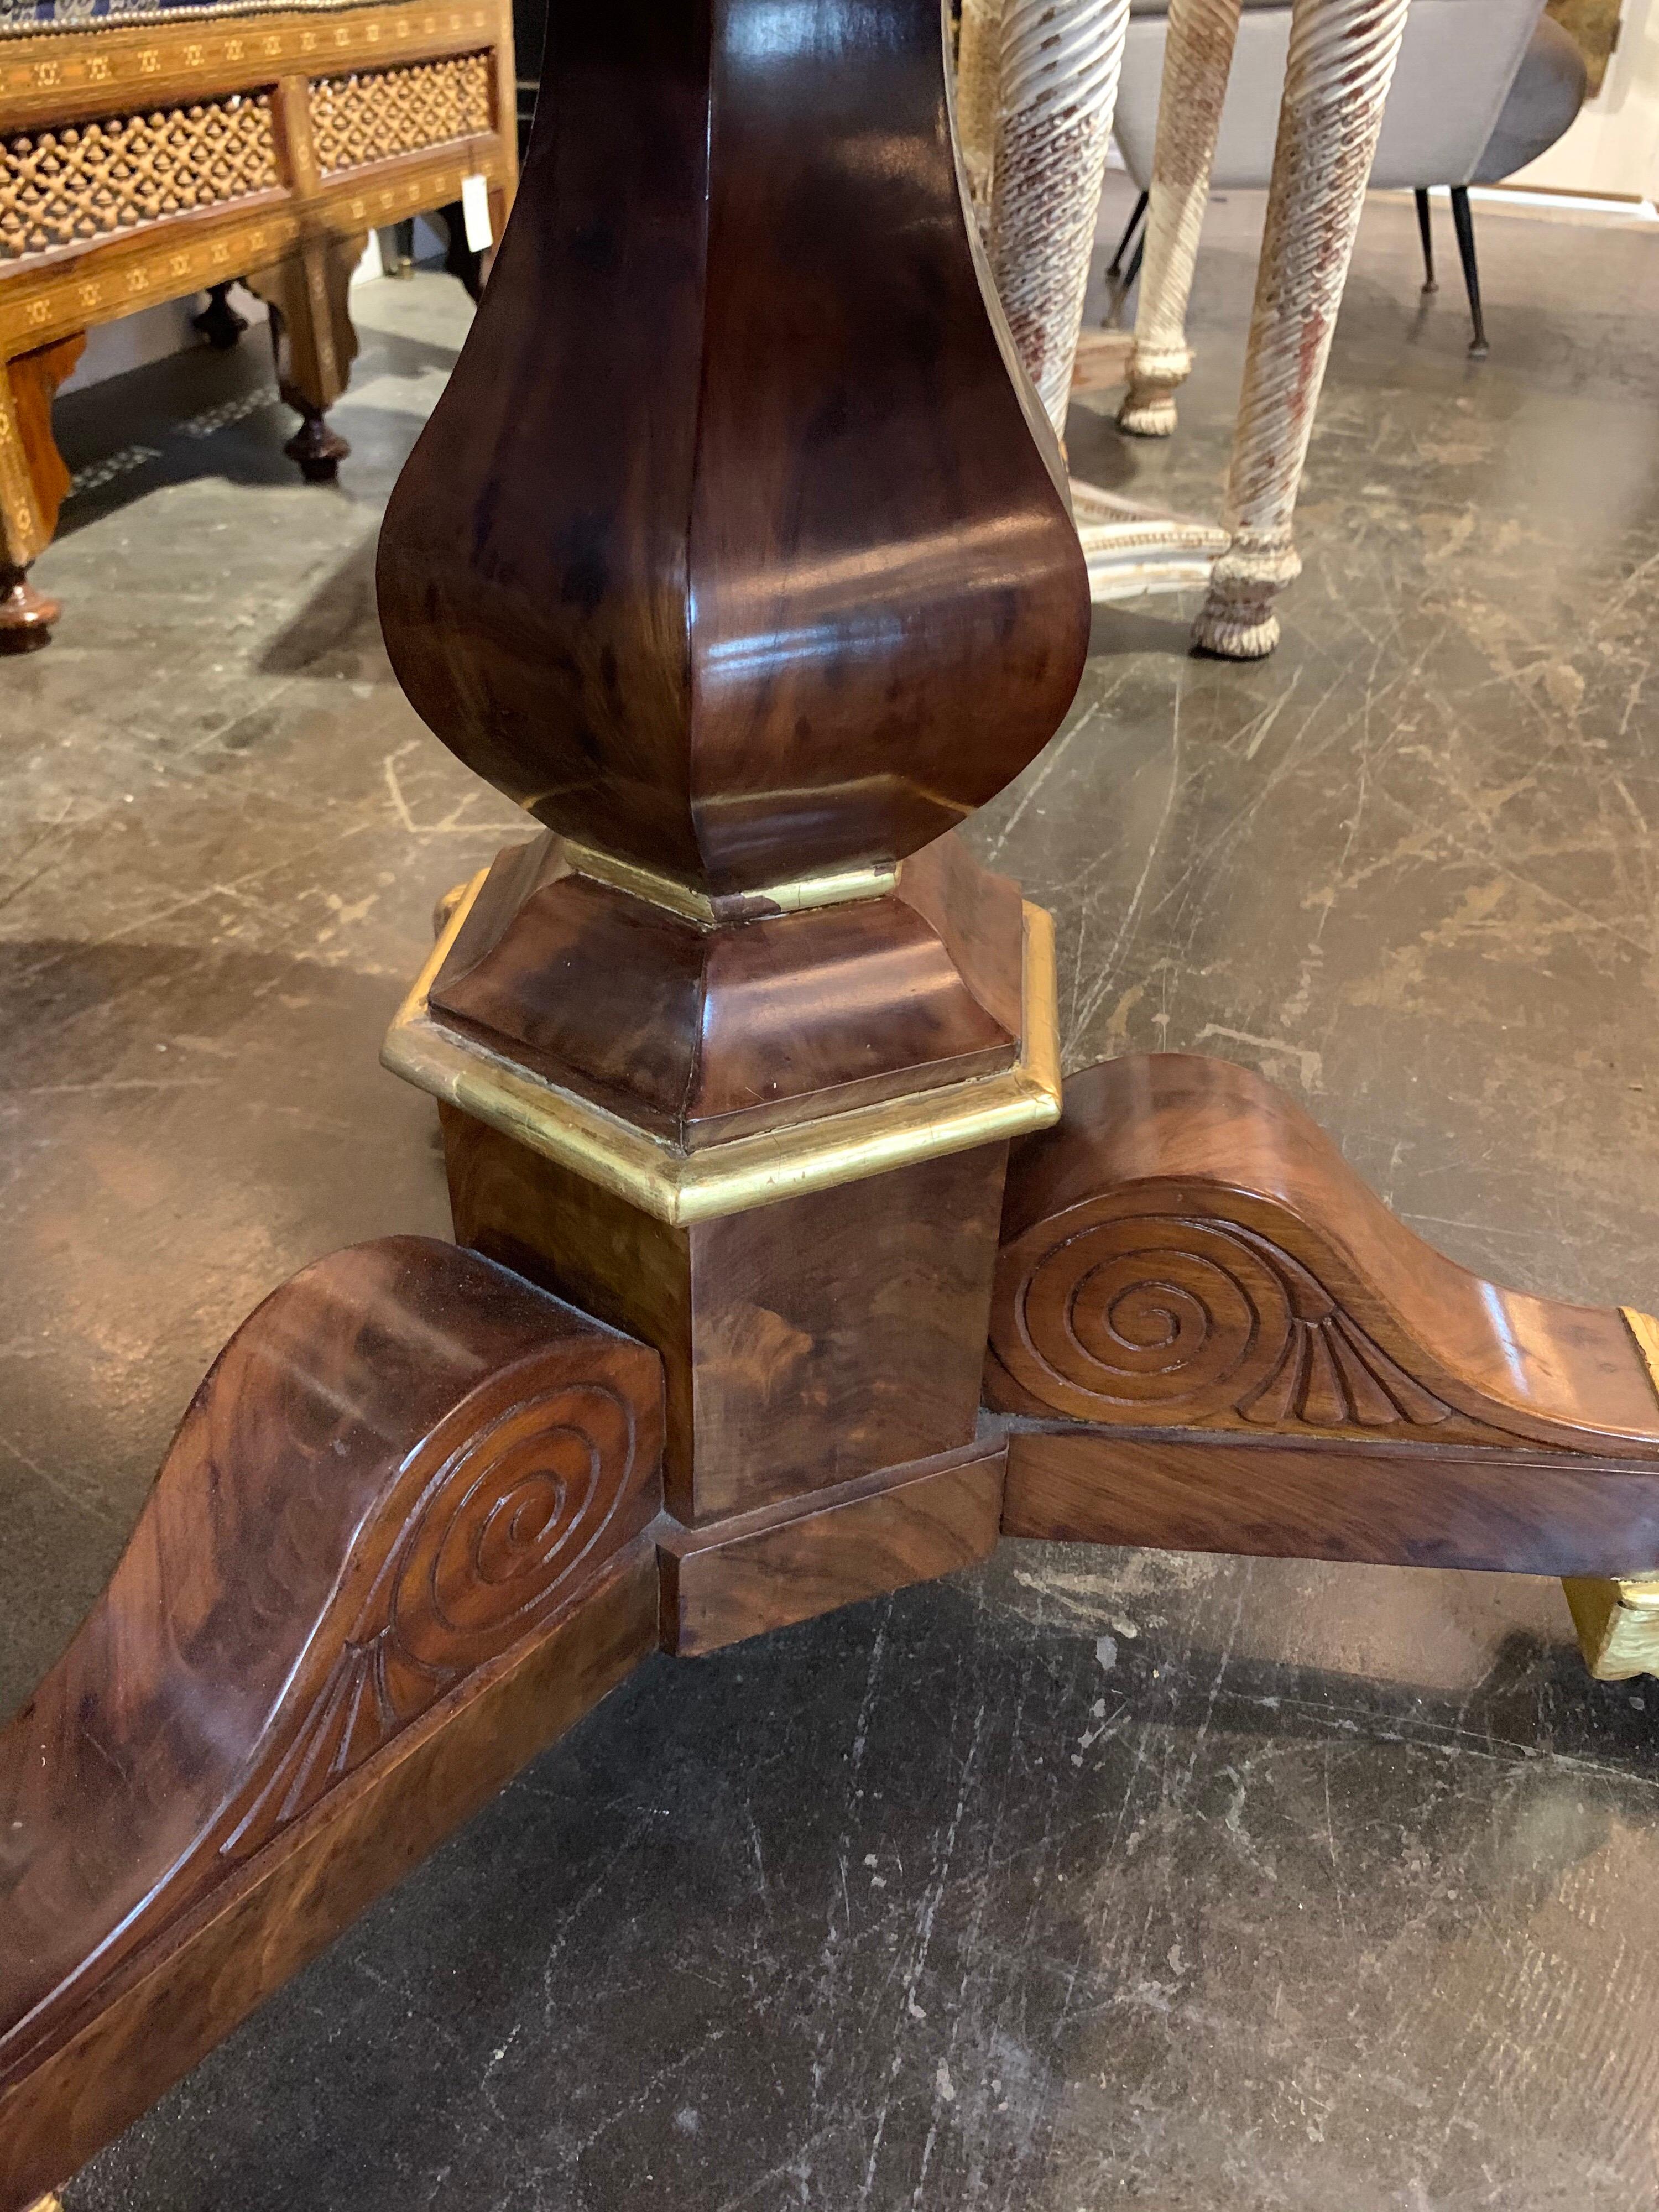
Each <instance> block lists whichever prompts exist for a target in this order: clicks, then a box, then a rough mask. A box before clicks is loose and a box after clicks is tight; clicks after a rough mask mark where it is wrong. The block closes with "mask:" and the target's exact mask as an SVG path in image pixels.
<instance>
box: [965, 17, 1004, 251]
mask: <svg viewBox="0 0 1659 2212" xmlns="http://www.w3.org/2000/svg"><path fill="white" fill-rule="evenodd" d="M1001 77H1002V0H962V21H961V24H960V25H959V27H958V28H957V143H958V144H959V145H960V146H961V148H962V166H963V168H964V169H965V170H966V171H967V173H968V189H969V191H970V192H972V194H973V196H974V206H975V210H976V212H977V213H978V216H979V219H980V222H981V225H984V224H986V223H987V222H988V221H989V219H990V208H991V165H992V162H993V160H994V156H995V153H996V137H997V88H998V86H999V84H1000V82H1001Z"/></svg>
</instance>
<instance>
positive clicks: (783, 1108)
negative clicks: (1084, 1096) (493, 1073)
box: [431, 837, 1024, 1152]
mask: <svg viewBox="0 0 1659 2212" xmlns="http://www.w3.org/2000/svg"><path fill="white" fill-rule="evenodd" d="M1022 940H1023V933H1022V928H1021V920H1020V896H1019V890H1018V886H1017V885H1016V884H1013V883H1012V882H1011V881H1010V880H1009V879H1008V878H1007V877H1006V876H993V875H991V874H989V873H988V872H987V871H986V870H985V869H983V868H981V866H979V864H978V863H977V862H976V861H975V860H973V859H972V858H971V856H970V855H969V853H968V851H967V849H966V848H965V847H964V846H963V844H962V843H961V842H960V841H959V840H958V839H957V838H955V837H942V838H940V839H939V842H938V843H937V844H935V845H930V846H929V847H928V848H927V850H926V851H925V852H921V853H918V854H916V855H915V858H914V859H913V860H909V861H908V862H907V863H906V865H905V866H904V868H903V870H902V872H901V875H900V878H899V884H898V888H897V889H896V890H895V891H894V892H893V893H892V894H891V896H888V897H885V898H869V899H860V900H858V901H856V902H853V903H850V904H848V905H845V906H832V907H825V908H821V909H819V910H817V911H816V912H808V913H805V914H778V913H776V912H773V913H772V914H770V915H768V914H765V913H762V914H759V915H755V916H753V917H752V918H750V919H749V920H747V921H741V922H739V923H736V924H733V925H728V926H725V927H713V928H711V927H701V926H699V925H698V924H697V923H696V922H694V921H688V920H685V919H684V918H683V917H682V916H681V915H676V914H672V913H670V912H669V911H668V910H667V909H666V908H663V907H660V906H656V905H653V904H652V903H651V902H649V901H647V900H645V899H641V898H635V897H633V896H629V893H627V892H625V891H622V890H616V889H614V888H613V887H612V886H611V884H605V883H598V882H595V881H594V880H593V879H592V878H590V877H586V876H581V875H576V874H573V873H572V872H570V871H569V870H568V868H567V866H566V865H565V862H564V860H563V857H562V849H561V848H560V845H559V842H558V840H557V839H556V838H554V837H548V838H545V839H544V840H542V841H541V842H539V843H538V844H536V845H529V846H518V847H510V848H508V849H507V851H506V852H504V853H503V854H501V857H500V859H499V860H497V861H496V863H495V866H494V867H493V868H492V869H491V871H490V873H489V880H488V882H487V883H486V884H485V887H484V889H483V892H482V893H481V894H480V896H479V897H478V899H477V902H476V903H475V905H474V907H473V908H472V911H471V914H469V915H468V916H467V919H466V921H465V924H464V925H463V927H462V929H461V932H460V934H459V936H458V938H457V939H456V941H455V944H454V945H453V947H452V949H451V951H450V956H449V957H448V959H447V961H446V962H445V963H444V966H443V968H442V969H441V971H440V973H439V975H438V977H437V979H436V981H435V983H434V985H433V988H432V994H431V1005H432V1011H433V1012H434V1013H435V1015H436V1016H438V1017H439V1018H441V1019H442V1020H444V1021H445V1022H447V1024H449V1025H450V1026H451V1027H452V1028H454V1029H457V1030H460V1031H461V1032H462V1033H463V1034H464V1035H467V1036H475V1037H477V1038H479V1039H481V1040H482V1041H483V1042H485V1043H486V1044H488V1045H489V1047H490V1048H492V1049H493V1050H495V1052H498V1053H505V1054H507V1056H508V1057H509V1058H510V1059H512V1060H513V1062H514V1063H515V1065H517V1066H521V1067H528V1068H532V1069H534V1070H535V1071H536V1072H537V1073H538V1074H542V1075H545V1076H547V1077H548V1078H549V1079H550V1080H551V1081H553V1082H555V1083H556V1084H558V1085H561V1086H562V1088H563V1089H565V1090H567V1091H575V1092H577V1093H579V1094H580V1096H581V1097H585V1098H588V1099H591V1100H592V1101H593V1102H594V1103H596V1104H598V1105H600V1106H604V1107H606V1108H608V1109H609V1110H610V1111H611V1113H613V1114H619V1115H623V1117H624V1118H625V1119H626V1120H627V1121H629V1122H631V1123H632V1124H633V1125H634V1126H635V1127H639V1128H642V1129H647V1130H649V1131H651V1132H652V1133H653V1134H655V1135H658V1136H662V1137H666V1138H668V1139H670V1140H671V1142H672V1143H674V1144H676V1145H677V1146H680V1147H681V1148H682V1149H683V1150H684V1151H686V1152H696V1151H698V1150H700V1149H702V1147H703V1146H708V1145H711V1144H715V1143H719V1142H720V1141H722V1140H724V1139H729V1138H732V1137H741V1136H747V1135H750V1134H752V1133H754V1132H756V1131H757V1130H760V1129H777V1128H783V1127H788V1126H789V1125H791V1124H793V1123H795V1122H799V1121H806V1120H810V1119H811V1118H812V1117H814V1116H815V1115H822V1114H825V1113H830V1112H836V1111H840V1110H842V1109H847V1108H849V1107H854V1106H863V1105H868V1104H870V1103H873V1102H875V1101H876V1100H878V1099H884V1098H890V1097H893V1096H895V1095H896V1094H897V1093H901V1092H902V1093H904V1094H906V1095H909V1094H913V1093H914V1092H915V1091H925V1090H932V1089H933V1088H935V1087H936V1086H937V1085H939V1084H943V1083H960V1082H964V1081H966V1080H967V1079H969V1078H970V1077H973V1076H978V1075H989V1074H994V1073H997V1072H998V1071H999V1070H1000V1069H1003V1068H1006V1067H1008V1066H1012V1063H1013V1061H1014V1060H1015V1058H1016V1057H1017V1055H1018V1049H1019V1044H1020V1039H1021V1033H1022V1027H1023V1019H1024V1006H1023V1000H1022V989H1021V986H1022V973H1021V954H1022Z"/></svg>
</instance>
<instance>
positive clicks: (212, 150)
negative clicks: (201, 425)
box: [0, 0, 517, 649]
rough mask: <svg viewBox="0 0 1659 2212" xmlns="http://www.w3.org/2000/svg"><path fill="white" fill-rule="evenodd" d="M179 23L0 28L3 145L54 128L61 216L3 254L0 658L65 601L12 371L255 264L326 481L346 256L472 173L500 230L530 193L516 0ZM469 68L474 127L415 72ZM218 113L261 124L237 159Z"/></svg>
mask: <svg viewBox="0 0 1659 2212" xmlns="http://www.w3.org/2000/svg"><path fill="white" fill-rule="evenodd" d="M16 12H17V11H16V10H15V9H11V10H5V9H0V14H5V13H10V14H14V15H15V13H16ZM171 15H172V18H173V20H170V21H152V22H144V21H131V20H120V21H111V20H103V21H91V20H88V15H87V12H86V11H84V10H82V11H80V15H79V20H77V21H75V22H73V23H71V24H64V23H59V24H57V25H46V26H41V27H39V28H38V29H37V28H34V27H31V28H30V30H29V31H28V32H27V33H21V32H20V31H17V30H16V29H15V28H14V29H13V31H12V32H11V33H10V35H7V36H3V37H0V140H9V139H11V138H12V137H17V136H23V135H27V136H28V137H31V138H38V137H40V136H41V135H42V134H47V133H50V134H51V137H52V142H53V143H55V145H56V147H57V149H58V157H57V165H56V173H55V175H56V181H55V187H54V198H55V199H56V200H57V202H58V213H57V214H56V215H54V216H52V217H51V218H49V219H48V220H47V222H46V224H45V226H44V228H42V229H41V230H40V233H39V234H35V235H32V236H31V237H30V238H29V239H28V240H27V250H26V251H21V252H15V251H14V252H9V253H8V254H7V255H6V256H5V257H4V258H3V259H0V649H4V648H5V647H7V646H8V645H9V646H11V647H19V646H27V645H30V644H38V643H40V642H43V641H44V640H45V638H46V635H47V633H48V630H49V628H50V623H51V620H52V619H54V618H55V616H56V614H57V612H58V610H57V609H56V608H55V607H52V603H50V602H48V601H46V600H45V599H43V598H42V596H41V595H40V592H38V591H37V590H36V589H35V588H34V587H33V586H32V585H31V584H30V583H29V582H28V580H27V569H28V567H29V564H30V563H31V562H33V560H35V559H36V558H37V557H38V556H39V555H40V553H41V552H42V551H43V550H45V548H46V545H47V544H49V543H50V541H51V538H52V526H53V523H54V521H55V518H56V513H57V506H58V495H57V493H56V492H53V493H52V495H51V496H50V497H49V498H48V499H46V500H45V501H42V500H40V499H38V498H37V497H36V496H35V494H34V491H33V489H32V488H31V483H30V477H29V472H28V471H27V470H26V469H25V468H24V467H23V466H22V465H21V455H20V449H19V443H18V440H17V437H16V435H15V428H16V426H15V422H13V420H12V409H11V406H10V404H9V402H10V398H11V391H12V382H13V379H12V378H11V377H10V376H9V375H8V374H6V370H7V367H8V365H10V366H11V368H13V369H14V370H15V368H16V367H17V365H18V363H19V362H20V359H21V360H22V361H24V362H27V360H29V359H30V358H31V357H33V356H37V355H38V354H39V353H40V350H41V349H44V348H48V347H52V346H55V345H56V344H58V343H59V342H60V341H64V342H68V343H78V334H79V333H80V332H82V331H85V330H86V329H87V328H88V327H89V326H90V325H94V324H99V323H106V322H109V321H111V320H112V319H115V318H117V317H118V316H122V315H129V314H131V313H134V312H135V311H136V310H137V309H139V308H143V307H155V306H158V305H160V304H161V303H162V302H164V301H169V300H178V299H182V298H187V297H189V296H190V295H191V294H192V293H195V292H197V291H198V290H200V289H204V288H210V289H212V290H213V291H214V292H215V294H216V295H220V294H222V291H223V289H224V287H225V286H226V285H227V284H228V283H229V281H230V280H231V279H233V278H235V277H238V276H244V275H245V273H251V281H255V282H257V283H258V287H259V289H261V290H262V291H263V292H264V295H265V296H266V297H267V298H268V299H270V300H271V301H272V303H273V305H274V307H275V308H276V316H275V317H273V321H272V331H273V335H275V336H276V337H277V340H278V369H279V381H280V383H281V385H282V387H283V394H284V397H285V398H288V400H289V403H290V404H292V405H294V406H295V407H296V408H297V409H298V410H299V412H300V415H301V428H300V432H299V434H298V435H297V436H296V437H295V439H294V440H293V441H292V442H291V443H290V446H289V453H291V454H292V456H293V458H294V459H295V460H297V461H298V462H299V464H300V466H301V471H302V472H303V473H305V474H306V475H307V476H308V477H313V479H316V480H319V481H325V480H327V479H329V478H330V477H332V475H333V474H334V471H335V470H336V468H337V465H338V462H339V460H340V459H341V458H342V456H343V453H344V452H345V450H346V448H345V443H344V441H343V439H340V438H338V437H337V435H336V434H335V433H333V432H332V431H331V430H330V429H329V428H328V426H327V424H326V423H325V422H324V421H323V419H322V416H323V412H324V410H325V408H326V406H327V405H328V404H330V402H329V400H328V399H326V398H322V397H320V396H319V395H320V394H321V393H323V392H329V393H331V395H333V396H337V394H338V392H340V391H342V390H343V388H344V380H345V374H346V369H347V367H348V364H349V361H350V358H351V356H352V355H353V354H354V353H355V352H356V339H355V338H354V337H352V335H351V329H350V324H349V319H347V318H346V316H345V313H344V279H343V276H342V275H341V274H340V272H339V269H338V266H337V264H339V262H340V260H341V258H342V257H343V255H345V254H346V253H348V252H349V251H350V249H351V243H352V241H354V240H355V241H356V246H357V250H358V251H361V246H362V239H363V237H364V235H365V234H366V232H367V229H368V227H369V226H370V225H371V224H379V223H390V222H395V221H397V220H398V218H400V217H408V216H414V215H415V214H416V213H418V212H420V211H421V210H431V209H436V208H442V207H445V206H447V205H449V204H453V203H454V202H455V201H457V199H458V198H459V194H460V191H461V189H462V185H463V181H464V179H465V178H466V177H467V176H468V175H469V174H482V175H483V176H484V177H485V178H486V179H487V180H488V184H489V194H490V204H491V208H492V211H493V215H494V219H495V223H496V224H497V226H498V227H499V225H500V224H501V222H502V220H503V219H504V217H505V215H506V211H507V204H508V203H509V201H510V198H511V195H512V190H513V183H514V179H515V176H516V172H517V160H516V149H515V144H514V133H513V129H512V127H511V118H513V110H514V102H515V94H514V69H513V35H512V11H511V8H510V6H509V5H508V4H507V0H445V4H444V5H443V6H441V7H440V6H436V5H434V4H431V0H421V4H418V5H416V6H414V7H409V6H405V5H402V4H395V5H394V4H378V5H376V4H368V5H357V6H351V5H342V6H340V7H338V8H330V9H327V10H325V11H324V10H319V9H314V8H304V9H266V8H263V7H258V6H255V7H251V8H249V9H247V10H246V11H245V12H240V13H239V12H237V11H236V10H235V9H231V8H225V7H221V8H219V9H216V11H215V13H214V15H213V17H212V20H211V21H203V20H198V19H197V13H196V11H194V10H191V9H185V10H182V11H181V10H176V9H175V10H173V11H171ZM474 57H479V58H481V59H480V60H479V61H478V62H477V63H472V62H471V58H474ZM461 64H470V65H471V66H472V67H473V69H474V79H473V83H474V96H473V97H472V99H471V101H470V103H469V106H468V107H467V109H466V111H465V116H464V118H462V117H458V116H457V114H456V112H455V111H454V108H453V105H452V106H449V107H446V106H445V104H444V102H443V101H441V100H432V99H431V98H430V97H429V96H428V94H427V93H426V92H423V91H422V89H421V88H420V85H419V83H418V82H416V76H417V72H419V71H420V70H429V69H430V68H431V67H432V66H433V65H436V66H437V67H438V68H440V69H442V68H443V67H445V66H448V67H451V68H454V67H455V66H458V65H461ZM478 69H482V70H483V82H482V83H480V82H478V81H477V70H478ZM345 76H349V77H350V78H352V79H353V81H354V83H355V91H354V94H353V102H354V114H353V117H352V118H351V119H350V120H349V123H348V124H346V125H341V123H340V121H339V109H338V105H337V101H336V99H335V95H334V92H333V89H332V88H333V86H334V84H335V82H336V80H337V79H339V78H341V77H345ZM319 108H320V109H321V110H322V111H323V112H324V121H323V123H322V124H321V125H319V124H318V120H317V118H318V112H319ZM216 111H222V112H220V113H219V114H218V122H219V124H220V125H223V123H224V122H225V120H226V118H228V116H229V115H230V114H231V113H232V112H233V111H234V112H237V113H239V114H240V117H241V118H242V123H243V125H247V124H248V123H249V121H250V119H251V118H263V122H261V121H259V120H258V119H255V120H254V121H253V127H252V129H251V130H248V131H246V133H245V135H244V136H242V137H240V139H238V140H237V143H236V145H235V147H234V149H231V148H229V147H228V143H227V141H226V140H225V138H224V137H223V136H222V131H221V130H218V129H216V128H215V125H214V116H215V112H216ZM460 121H464V123H465V127H462V128H459V129H458V127H457V125H458V122H460ZM88 125H95V126H96V129H95V130H91V131H89V130H88ZM134 131H136V132H137V138H136V139H135V140H134V141H132V142H131V143H128V142H127V141H126V140H125V137H124V134H125V133H129V132H134ZM156 135H160V136H164V137H166V138H167V144H168V158H169V161H170V162H171V163H172V164H173V167H175V168H176V170H177V172H178V179H179V190H178V191H173V189H172V188H171V187H168V189H167V191H166V192H164V193H162V194H161V195H160V197H158V196H157V195H156V194H155V193H150V194H149V195H146V194H145V193H144V192H143V191H142V190H141V189H139V186H140V184H141V180H142V179H143V177H144V176H145V175H146V174H147V173H149V169H150V164H151V160H152V156H151V155H150V153H149V151H148V150H147V142H148V140H149V138H150V137H154V136H156ZM319 142H320V143H322V144H323V145H324V148H325V152H326V153H327V154H328V155H329V157H330V158H328V159H327V160H323V159H322V158H320V157H319V150H318V149H319ZM100 147H101V149H102V155H101V160H102V161H103V163H104V165H105V166H104V168H103V169H102V170H100V155H99V153H98V151H97V149H99V148H100ZM111 164H112V166H111ZM13 244H14V245H15V244H16V241H15V240H14V241H13ZM279 270H280V271H281V273H280V274H279V273H277V272H278V271H279ZM473 274H474V272H473V271H472V270H471V268H470V267H467V268H465V269H464V270H463V276H464V279H465V276H471V275H473ZM212 325H213V332H216V333H217V337H218V338H222V337H223V336H224V335H225V333H226V332H227V331H228V325H227V324H226V322H225V321H224V319H223V318H222V317H220V316H215V317H214V318H212ZM284 326H285V327H284ZM211 334H212V333H210V335H211ZM216 342H217V339H216ZM23 373H24V374H25V375H26V376H27V374H28V372H27V369H25V371H24V372H23Z"/></svg>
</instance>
